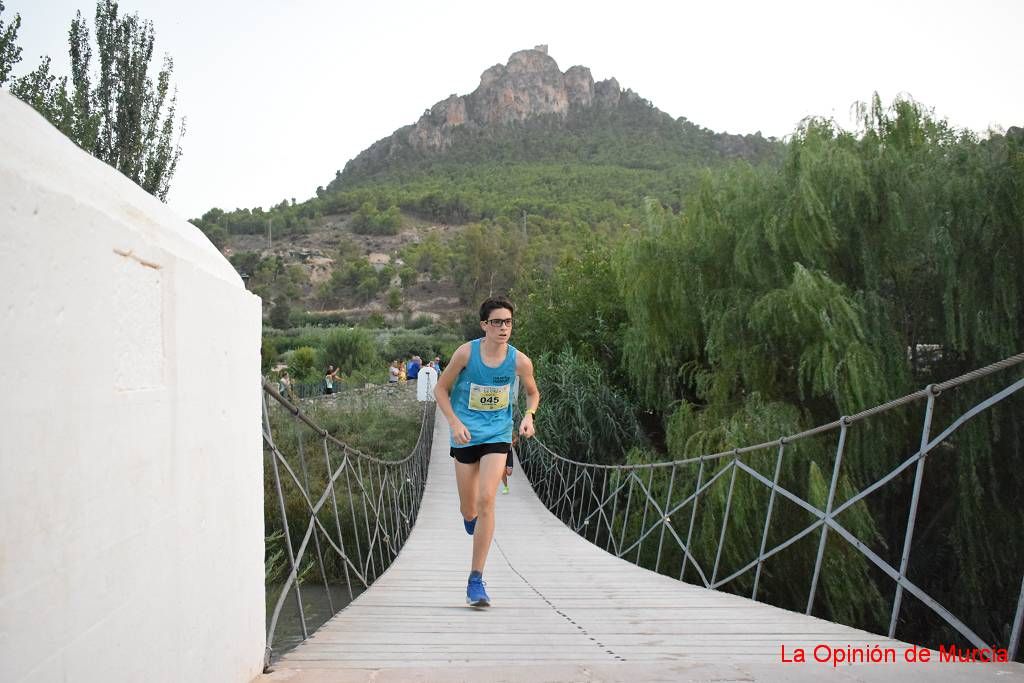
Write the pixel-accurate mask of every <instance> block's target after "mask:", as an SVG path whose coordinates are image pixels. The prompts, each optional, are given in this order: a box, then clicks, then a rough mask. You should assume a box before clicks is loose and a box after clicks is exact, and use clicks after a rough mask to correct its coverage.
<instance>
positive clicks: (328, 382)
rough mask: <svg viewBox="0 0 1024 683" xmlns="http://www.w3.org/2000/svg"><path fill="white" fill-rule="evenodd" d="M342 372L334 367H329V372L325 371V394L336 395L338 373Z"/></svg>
mask: <svg viewBox="0 0 1024 683" xmlns="http://www.w3.org/2000/svg"><path fill="white" fill-rule="evenodd" d="M339 372H340V370H339V369H338V368H336V367H334V366H333V365H328V366H327V370H325V371H324V393H325V394H333V393H334V383H335V382H336V381H338V373H339Z"/></svg>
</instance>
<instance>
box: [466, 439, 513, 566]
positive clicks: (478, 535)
mask: <svg viewBox="0 0 1024 683" xmlns="http://www.w3.org/2000/svg"><path fill="white" fill-rule="evenodd" d="M504 471H505V454H504V453H488V454H487V455H485V456H484V457H482V458H480V463H479V476H478V477H477V479H478V481H477V490H476V514H477V516H478V519H477V522H476V531H475V532H474V533H473V566H472V569H473V571H478V572H480V573H483V571H484V563H485V562H487V552H488V551H489V550H490V549H491V539H492V538H493V537H494V496H495V494H496V493H497V490H498V481H500V480H501V474H502V472H504ZM459 490H460V494H461V486H460V489H459Z"/></svg>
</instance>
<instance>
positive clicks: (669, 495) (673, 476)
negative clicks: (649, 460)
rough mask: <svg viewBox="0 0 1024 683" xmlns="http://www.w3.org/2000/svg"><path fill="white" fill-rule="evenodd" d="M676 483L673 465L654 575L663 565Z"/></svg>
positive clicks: (663, 509)
mask: <svg viewBox="0 0 1024 683" xmlns="http://www.w3.org/2000/svg"><path fill="white" fill-rule="evenodd" d="M675 483H676V466H675V465H672V474H671V476H670V477H669V479H668V495H666V496H665V507H664V508H662V512H663V513H664V514H663V515H662V518H661V535H660V536H659V537H658V556H657V557H656V558H655V560H654V573H655V574H657V573H658V567H659V566H660V565H661V547H662V545H663V544H664V542H665V528H666V527H668V525H669V523H670V522H671V520H670V519H669V518H668V509H669V507H670V506H671V505H672V487H673V486H674V485H675Z"/></svg>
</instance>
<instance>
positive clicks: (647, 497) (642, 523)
mask: <svg viewBox="0 0 1024 683" xmlns="http://www.w3.org/2000/svg"><path fill="white" fill-rule="evenodd" d="M649 472H650V474H648V475H647V493H646V494H644V498H645V500H644V516H643V519H642V520H641V521H640V540H639V541H637V544H636V560H635V561H634V562H633V564H640V549H641V548H642V547H643V545H644V539H643V533H644V529H646V528H647V509H648V508H649V507H650V506H651V503H652V502H653V497H652V493H653V491H654V488H653V484H654V468H653V467H652V468H651V469H650V470H649Z"/></svg>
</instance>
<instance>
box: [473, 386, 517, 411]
mask: <svg viewBox="0 0 1024 683" xmlns="http://www.w3.org/2000/svg"><path fill="white" fill-rule="evenodd" d="M511 388H512V386H511V385H509V384H506V385H504V386H500V387H488V386H481V385H479V384H470V385H469V409H470V410H504V409H505V408H508V397H509V391H510V390H511Z"/></svg>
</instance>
